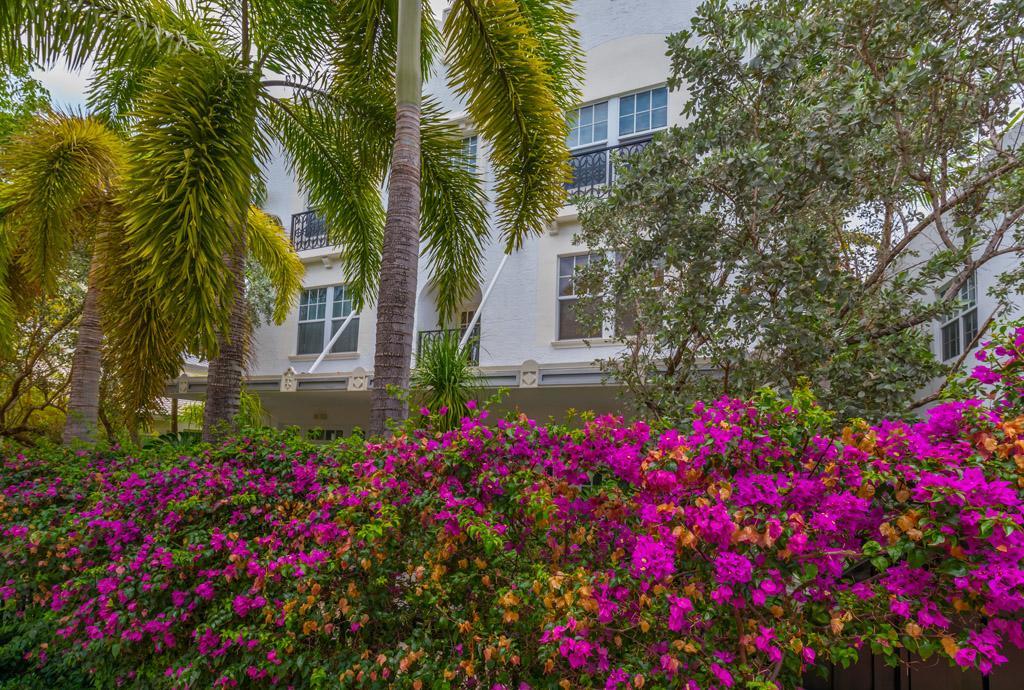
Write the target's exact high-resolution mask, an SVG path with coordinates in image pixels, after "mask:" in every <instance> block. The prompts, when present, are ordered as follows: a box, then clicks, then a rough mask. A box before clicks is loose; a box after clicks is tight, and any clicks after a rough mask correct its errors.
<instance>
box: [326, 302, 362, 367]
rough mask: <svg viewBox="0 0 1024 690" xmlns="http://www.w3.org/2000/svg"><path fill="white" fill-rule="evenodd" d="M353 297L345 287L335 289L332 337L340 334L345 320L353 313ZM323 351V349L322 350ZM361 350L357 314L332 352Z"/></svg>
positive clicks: (332, 311) (332, 348) (332, 309)
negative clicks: (339, 331) (339, 330)
mask: <svg viewBox="0 0 1024 690" xmlns="http://www.w3.org/2000/svg"><path fill="white" fill-rule="evenodd" d="M352 306H353V305H352V295H351V294H350V293H349V291H348V288H347V287H346V286H344V285H338V286H336V287H335V288H334V304H333V306H332V308H331V337H332V338H333V337H334V334H335V333H337V332H338V329H339V328H341V326H342V324H344V323H345V319H347V318H348V315H349V314H351V313H352ZM321 349H322V348H321ZM358 349H359V315H358V314H356V315H355V316H353V317H352V320H351V321H349V322H348V326H346V327H345V331H344V332H343V333H342V334H341V335H340V336H338V339H337V340H336V341H334V345H333V346H332V347H331V352H355V351H356V350H358Z"/></svg>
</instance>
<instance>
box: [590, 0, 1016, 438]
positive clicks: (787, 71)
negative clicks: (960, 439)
mask: <svg viewBox="0 0 1024 690" xmlns="http://www.w3.org/2000/svg"><path fill="white" fill-rule="evenodd" d="M1022 10H1024V3H1022V2H1020V0H1000V1H996V2H990V1H989V0H966V1H963V2H956V3H929V2H886V3H879V2H875V1H873V0H870V1H869V0H818V1H816V2H813V3H811V2H804V1H797V0H754V1H752V2H744V3H740V4H736V3H727V2H724V1H720V0H709V1H708V2H705V3H704V4H703V5H701V7H700V9H699V11H698V12H697V15H696V17H695V19H694V22H693V24H692V27H691V29H690V30H688V31H684V32H682V33H679V34H677V35H675V36H673V37H672V38H671V39H670V41H669V48H670V54H671V57H672V65H673V74H672V78H671V83H672V85H673V86H674V87H675V88H680V87H682V86H683V85H685V86H686V88H687V89H688V90H689V93H690V96H691V97H690V100H689V102H688V103H687V105H686V107H685V111H684V116H685V117H686V124H685V125H683V126H681V127H678V128H675V129H673V130H671V131H670V132H668V133H667V134H666V135H665V136H663V137H662V138H661V139H660V141H659V142H657V143H656V144H655V145H653V146H651V147H649V148H648V150H647V152H645V154H644V155H643V156H641V157H640V159H639V160H635V161H632V162H631V163H630V164H629V165H622V166H620V167H621V168H622V180H621V181H622V184H620V185H619V186H618V187H617V188H616V189H615V190H614V192H613V193H612V195H611V197H610V199H609V200H608V202H607V203H604V204H599V205H596V206H595V207H593V208H591V209H589V211H587V212H586V213H584V221H583V222H584V226H585V228H586V230H585V232H584V240H585V241H586V242H587V243H588V244H589V245H590V246H592V247H594V248H596V249H600V250H602V251H604V250H615V251H616V252H617V253H618V260H617V261H604V262H597V268H595V269H594V271H593V273H594V275H593V276H592V279H593V280H599V279H604V280H607V281H608V287H607V289H606V290H604V291H599V290H594V293H595V295H594V296H593V297H592V298H590V299H589V300H588V302H589V303H590V309H591V310H592V311H596V312H599V313H600V316H599V317H598V318H603V319H611V318H616V317H617V318H618V321H619V325H620V327H621V329H622V330H623V331H627V330H630V331H631V332H632V333H633V335H634V336H635V337H632V338H629V339H628V343H629V345H628V347H627V348H626V352H625V354H624V355H622V356H621V357H618V358H616V359H614V360H612V361H609V362H607V363H606V364H607V366H608V368H609V371H611V372H612V373H614V375H615V376H617V377H618V378H620V379H621V380H622V381H623V382H624V383H625V385H626V387H627V388H628V390H629V391H630V392H631V393H632V394H633V396H634V398H635V399H636V400H637V401H638V402H639V404H640V405H642V406H644V407H646V408H647V409H648V410H649V411H653V412H654V413H656V414H663V415H678V414H679V413H680V411H681V410H683V409H684V408H685V407H686V406H687V405H688V404H689V403H690V402H691V401H692V400H694V399H696V398H697V397H700V396H707V395H717V394H721V393H727V394H732V395H747V394H750V393H751V392H752V391H753V390H754V389H756V388H757V387H759V386H762V385H773V386H779V387H782V388H786V389H790V390H793V389H795V388H796V387H797V386H798V385H799V384H800V381H801V379H803V378H806V379H808V380H809V381H810V382H811V383H812V384H813V386H814V387H815V389H816V390H817V391H818V393H819V394H820V397H821V399H822V400H823V401H824V402H825V403H826V404H827V405H828V406H831V407H833V408H834V409H836V410H837V411H838V412H840V413H841V415H842V416H864V417H872V418H874V417H878V416H880V415H881V414H883V413H886V412H888V413H890V414H892V413H897V412H900V411H906V410H908V408H909V407H911V406H912V404H913V403H912V398H913V395H914V393H915V391H917V390H918V389H919V388H920V386H921V385H922V384H923V383H924V382H926V381H927V380H928V379H930V378H931V377H932V376H934V375H935V374H936V373H938V372H939V371H940V368H939V365H938V364H937V362H936V361H935V359H934V357H933V355H932V354H931V352H930V342H929V338H928V336H927V334H926V333H924V332H923V329H922V328H921V327H922V326H924V325H926V324H928V323H929V322H930V321H931V320H932V319H934V318H936V317H937V316H940V315H942V314H946V313H949V312H950V310H951V309H953V308H955V307H956V306H957V299H958V297H957V296H958V292H959V290H960V288H961V287H962V286H964V285H965V284H966V282H967V281H968V280H969V279H970V276H971V275H972V274H974V273H975V271H977V270H978V269H979V268H981V267H983V266H985V265H986V264H988V263H989V262H990V261H991V260H992V259H994V258H996V257H998V256H1002V255H1006V254H1010V255H1016V256H1020V255H1021V253H1022V249H1024V232H1022V225H1021V222H1020V220H1021V217H1022V216H1024V158H1022V155H1021V150H1020V148H1019V146H1018V144H1019V143H1020V142H1019V141H1018V140H1019V139H1020V137H1021V130H1020V128H1019V127H1015V125H1016V124H1017V123H1018V122H1019V119H1018V118H1019V110H1018V109H1017V106H1018V104H1019V103H1021V96H1022V95H1024V94H1022V92H1024V60H1022V58H1024V50H1022V45H1024V43H1022V42H1024V34H1022V32H1021V31H1020V18H1021V16H1022ZM1022 277H1024V271H1022V270H1021V269H1017V270H1013V271H1010V272H1009V273H1007V274H1006V275H1005V276H1004V279H1003V283H1002V284H1001V286H1000V287H999V289H997V291H996V293H997V294H996V296H997V297H998V298H999V300H1000V305H1001V306H1000V308H1003V307H1005V304H1006V301H1007V300H1008V299H1009V296H1010V295H1011V294H1012V293H1013V292H1014V291H1015V290H1018V289H1019V285H1020V281H1021V278H1022ZM981 316H982V318H981V319H979V320H980V321H983V322H985V323H988V322H990V321H991V319H986V318H985V317H987V316H989V315H981ZM627 317H628V318H627ZM633 321H635V323H632V322H633Z"/></svg>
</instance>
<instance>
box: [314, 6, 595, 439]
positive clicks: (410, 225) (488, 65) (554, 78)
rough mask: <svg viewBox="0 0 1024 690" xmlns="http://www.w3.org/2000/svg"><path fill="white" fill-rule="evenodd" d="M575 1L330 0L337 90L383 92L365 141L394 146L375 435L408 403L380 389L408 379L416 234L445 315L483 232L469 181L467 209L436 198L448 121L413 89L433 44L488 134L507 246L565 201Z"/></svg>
mask: <svg viewBox="0 0 1024 690" xmlns="http://www.w3.org/2000/svg"><path fill="white" fill-rule="evenodd" d="M571 4H572V3H571V0H453V2H452V3H451V7H450V9H449V11H448V13H447V17H446V19H445V21H444V22H443V25H442V26H440V27H439V26H438V25H437V24H436V23H435V22H434V19H433V16H432V14H431V13H430V12H429V11H426V12H424V11H423V8H422V3H421V0H397V2H395V1H394V0H391V1H390V2H388V1H385V0H339V14H340V17H339V22H340V23H339V27H338V45H339V49H338V54H337V58H336V67H337V70H336V74H335V78H334V89H335V93H337V94H339V95H340V97H341V98H342V99H343V100H345V101H346V102H355V101H359V100H362V101H363V102H365V101H367V100H369V101H372V102H378V101H379V104H378V105H377V112H378V113H386V114H388V115H392V116H393V117H392V118H390V123H388V122H381V121H380V120H378V119H374V118H369V117H368V118H365V119H364V120H363V121H362V122H363V125H364V127H363V129H364V132H365V134H364V138H365V140H366V141H372V142H374V144H373V145H372V148H374V149H375V150H379V151H385V152H389V153H390V155H389V156H387V157H388V158H389V159H390V175H389V182H388V184H389V186H388V207H387V219H386V224H385V227H384V232H383V238H382V240H383V241H382V255H381V260H382V276H383V278H385V279H383V280H381V283H380V295H379V299H378V309H377V347H376V355H375V361H374V387H373V393H372V410H371V420H370V431H371V432H372V433H378V434H379V433H384V432H385V431H386V426H387V421H388V420H394V419H403V418H404V417H405V416H406V414H407V409H406V406H405V402H404V400H403V399H402V398H401V397H399V396H395V395H392V393H391V392H390V391H389V388H390V387H397V388H400V389H407V388H408V384H409V371H410V363H411V354H412V339H413V332H412V329H413V315H414V310H415V299H416V282H417V262H418V257H419V250H420V239H421V235H422V238H423V239H424V240H425V243H426V248H427V251H428V252H429V254H430V257H431V261H432V266H431V268H432V271H433V273H434V277H433V278H434V282H435V283H436V284H437V285H438V286H439V299H438V302H439V304H438V308H439V311H440V312H441V314H442V316H445V315H450V314H451V313H452V311H454V308H455V305H456V304H458V302H459V301H460V300H461V299H462V298H464V297H466V296H468V294H469V293H470V292H472V291H473V290H475V289H476V288H477V285H478V283H479V263H480V255H481V244H482V242H483V240H484V239H485V237H486V229H485V228H481V227H480V226H479V225H477V224H476V223H477V221H478V220H479V218H480V217H481V216H482V215H483V210H482V199H483V197H482V194H480V192H479V186H478V185H475V184H474V182H475V180H474V179H471V180H468V181H466V182H467V183H468V187H469V190H468V193H467V194H466V195H463V196H462V197H460V198H464V199H467V200H468V201H469V202H471V203H470V204H469V205H468V207H467V209H468V210H467V212H465V213H462V214H461V215H455V214H452V215H451V216H448V217H446V216H445V214H444V211H443V209H439V208H438V202H439V201H441V199H439V194H440V193H439V191H438V189H437V188H436V186H435V185H436V184H437V183H438V179H437V178H438V176H439V173H438V172H437V169H438V168H439V167H441V166H440V161H438V160H437V159H436V158H435V157H434V156H432V155H431V150H430V149H431V148H436V147H437V139H439V138H440V135H442V134H445V133H449V132H447V130H445V126H444V124H443V122H444V119H445V113H443V112H442V111H441V110H440V108H438V106H437V105H436V104H435V103H433V102H432V101H430V100H427V101H424V100H423V99H422V95H421V91H422V83H423V75H424V74H427V73H429V70H430V69H431V67H432V64H433V61H434V57H435V55H436V54H438V53H439V52H441V51H443V52H444V57H445V63H446V69H447V76H448V83H449V85H450V86H451V88H452V89H453V91H454V92H455V93H456V94H457V95H458V96H460V97H461V98H462V99H463V100H464V101H465V103H466V109H467V111H468V114H469V116H470V118H471V119H472V121H473V123H474V124H475V126H476V128H477V131H478V132H479V134H480V135H481V136H482V137H483V138H484V139H486V140H487V141H488V142H489V144H490V148H491V162H492V164H493V166H494V168H495V170H496V172H497V179H498V182H497V188H496V203H497V207H498V213H497V216H498V223H499V225H500V229H501V234H502V239H503V241H504V244H505V250H506V252H511V251H513V250H515V249H517V248H518V247H520V246H521V244H522V242H523V240H524V238H525V237H527V236H528V235H530V234H531V233H539V232H541V231H542V230H543V228H544V227H545V226H546V224H547V223H548V222H549V221H550V220H551V218H553V217H554V215H555V214H556V213H557V211H558V209H559V207H560V206H561V205H562V203H563V202H564V199H565V190H564V187H563V183H564V182H565V181H566V180H567V179H568V177H569V170H568V152H567V150H566V145H565V139H566V134H567V125H566V120H565V112H566V110H568V109H569V108H572V107H575V106H576V104H577V101H578V99H579V94H578V91H577V82H578V81H579V77H580V74H581V60H580V50H579V41H578V35H577V33H576V31H575V29H574V28H573V15H572V13H571V11H570V7H571ZM449 135H450V133H449ZM389 144H390V147H389ZM446 174H448V175H453V174H454V172H451V171H449V172H447V173H446ZM474 204H476V205H481V206H476V205H474ZM421 219H422V226H421Z"/></svg>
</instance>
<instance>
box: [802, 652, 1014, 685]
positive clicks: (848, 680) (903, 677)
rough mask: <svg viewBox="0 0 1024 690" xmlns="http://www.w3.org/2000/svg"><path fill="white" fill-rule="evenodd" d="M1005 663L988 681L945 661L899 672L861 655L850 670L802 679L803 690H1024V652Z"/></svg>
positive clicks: (913, 663) (1010, 654) (904, 667)
mask: <svg viewBox="0 0 1024 690" xmlns="http://www.w3.org/2000/svg"><path fill="white" fill-rule="evenodd" d="M1004 653H1005V654H1006V656H1007V657H1009V659H1010V660H1009V661H1008V662H1007V663H1005V664H1003V665H1002V666H999V667H997V668H996V669H995V670H994V671H993V672H992V673H991V674H990V675H989V676H988V677H984V676H982V675H981V674H980V673H978V672H977V671H969V672H967V673H964V672H962V671H959V670H957V669H955V668H951V667H950V666H949V663H948V662H947V661H946V660H945V659H937V658H935V657H932V658H931V659H929V660H928V661H921V660H920V659H916V660H913V661H910V662H909V663H904V664H902V665H901V666H900V667H899V668H892V667H891V666H886V665H885V663H884V662H883V661H882V659H881V658H878V657H875V656H874V655H872V654H868V653H865V654H862V655H861V657H860V660H859V661H858V662H857V663H856V664H854V665H853V666H851V667H850V668H846V669H842V668H828V669H826V670H825V674H824V675H822V674H820V673H818V672H815V673H812V674H810V675H808V676H807V677H806V678H805V679H804V689H805V690H1024V652H1020V651H1018V650H1016V649H1010V650H1007V651H1005V652H1004Z"/></svg>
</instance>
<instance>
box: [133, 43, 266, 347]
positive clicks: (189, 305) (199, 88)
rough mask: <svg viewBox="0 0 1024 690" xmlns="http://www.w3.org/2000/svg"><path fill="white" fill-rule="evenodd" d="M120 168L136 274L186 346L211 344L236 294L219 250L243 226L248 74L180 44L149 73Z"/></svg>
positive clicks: (249, 170)
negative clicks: (186, 338) (170, 315)
mask: <svg viewBox="0 0 1024 690" xmlns="http://www.w3.org/2000/svg"><path fill="white" fill-rule="evenodd" d="M147 80H148V83H147V86H146V88H145V91H144V97H143V98H142V100H141V101H140V102H139V106H138V126H137V129H136V135H135V136H134V137H133V138H132V142H131V148H130V156H129V163H128V168H127V175H126V179H127V180H128V184H127V185H126V187H127V188H126V193H125V195H124V202H123V206H124V209H125V238H126V244H127V246H128V247H130V248H131V249H130V251H131V252H132V253H133V255H134V256H135V257H137V258H139V259H141V260H143V261H141V262H140V263H139V272H138V274H137V276H135V280H136V283H137V284H138V285H139V286H140V287H141V288H142V289H144V292H145V293H147V294H149V295H152V298H153V299H157V300H160V301H162V302H164V303H166V306H172V307H173V310H174V313H175V315H176V321H177V327H178V328H180V329H181V330H182V332H185V333H190V334H192V335H193V341H192V343H193V346H194V347H195V348H199V349H203V350H205V351H208V352H216V350H217V336H218V334H219V333H221V332H223V329H224V327H225V325H226V321H227V317H228V313H229V309H230V305H231V301H232V299H233V297H234V295H233V293H234V288H233V284H232V278H231V275H230V273H229V271H227V269H226V268H225V257H227V256H228V253H229V252H230V251H231V249H232V247H234V246H235V242H236V241H237V237H238V235H239V233H241V232H242V231H243V224H244V222H245V218H246V214H247V210H248V207H249V196H250V180H251V179H252V177H253V176H254V175H255V174H256V173H257V171H256V165H255V156H254V132H253V127H254V124H253V123H254V121H255V113H254V110H255V101H256V83H255V81H254V80H253V79H252V77H251V76H250V75H249V74H246V73H243V72H240V71H238V70H237V69H235V67H234V66H233V65H232V64H230V63H227V62H224V61H221V60H218V59H216V58H215V57H213V56H209V55H201V54H193V53H181V54H179V55H176V56H174V57H173V58H171V59H169V60H167V61H165V62H164V63H162V64H161V65H160V66H158V67H157V68H156V69H154V71H153V72H152V73H151V74H150V75H149V77H148V78H147Z"/></svg>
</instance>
